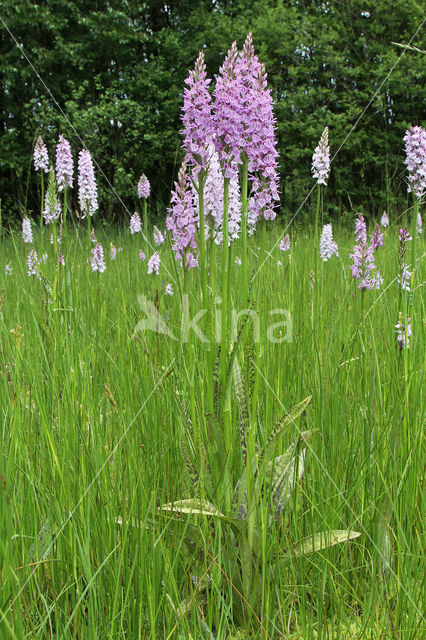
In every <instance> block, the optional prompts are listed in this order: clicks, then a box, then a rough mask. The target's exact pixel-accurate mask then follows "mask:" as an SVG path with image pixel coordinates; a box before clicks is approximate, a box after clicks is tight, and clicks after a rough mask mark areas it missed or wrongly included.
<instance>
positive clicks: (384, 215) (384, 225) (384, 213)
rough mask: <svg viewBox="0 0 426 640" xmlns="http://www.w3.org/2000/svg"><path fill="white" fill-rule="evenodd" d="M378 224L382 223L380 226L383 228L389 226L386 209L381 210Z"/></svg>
mask: <svg viewBox="0 0 426 640" xmlns="http://www.w3.org/2000/svg"><path fill="white" fill-rule="evenodd" d="M380 224H381V225H382V227H383V228H384V229H385V228H386V227H388V226H389V216H388V214H387V213H386V211H383V215H382V217H381V219H380Z"/></svg>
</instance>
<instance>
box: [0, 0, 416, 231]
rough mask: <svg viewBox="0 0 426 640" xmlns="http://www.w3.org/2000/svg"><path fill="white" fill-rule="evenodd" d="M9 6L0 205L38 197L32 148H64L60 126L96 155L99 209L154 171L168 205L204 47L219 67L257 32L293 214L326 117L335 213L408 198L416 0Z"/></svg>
mask: <svg viewBox="0 0 426 640" xmlns="http://www.w3.org/2000/svg"><path fill="white" fill-rule="evenodd" d="M2 9H3V11H2V19H3V20H4V23H3V24H2V29H1V42H0V51H1V60H2V62H1V63H0V64H1V69H2V76H1V84H2V96H3V100H2V108H1V125H0V126H1V139H0V166H1V169H2V171H1V178H0V197H1V200H2V213H3V217H5V216H6V217H7V216H8V215H9V216H12V215H15V214H17V213H19V212H22V211H23V209H24V208H29V209H30V210H31V209H32V210H38V209H39V203H38V201H37V197H38V191H37V189H36V188H35V187H36V179H37V176H35V175H34V172H33V170H32V165H31V164H30V162H31V154H32V147H33V144H34V140H35V136H36V135H38V134H41V135H42V137H43V139H44V140H45V142H46V143H47V144H48V147H49V151H50V153H51V156H52V155H53V153H54V147H55V143H56V140H57V138H58V134H59V133H63V134H64V135H65V136H66V137H67V138H69V140H70V141H71V144H72V148H73V150H74V152H75V157H76V156H77V152H78V150H79V149H80V148H82V147H83V145H84V146H87V148H88V149H89V150H90V151H91V153H92V155H93V157H94V159H95V161H96V163H97V164H98V168H97V176H98V182H99V187H100V202H101V211H102V218H103V219H105V220H107V219H109V220H116V219H120V218H122V217H123V216H124V215H126V213H125V208H127V209H128V210H129V211H132V209H133V208H134V207H135V205H136V183H137V180H138V177H139V175H140V174H141V172H142V171H144V172H145V173H146V174H147V176H148V177H149V179H150V181H151V184H152V192H153V203H152V204H153V209H154V212H155V214H158V215H161V214H162V213H163V212H164V208H165V206H167V204H168V199H169V194H170V188H171V186H172V181H173V178H174V176H175V174H176V172H177V167H178V166H179V163H180V160H181V157H182V150H181V148H180V145H181V140H180V135H179V129H180V127H181V124H180V109H181V106H182V93H183V86H184V79H185V77H186V76H187V73H188V69H189V68H191V67H192V66H193V64H194V61H195V59H196V57H197V55H198V51H199V50H200V49H201V48H203V49H204V50H205V57H206V63H207V69H208V72H209V74H210V76H214V74H215V73H217V71H218V68H219V66H220V64H221V62H222V60H223V58H224V55H225V54H226V51H227V49H228V48H229V46H230V45H231V43H232V41H233V40H237V42H238V44H239V46H241V45H242V43H243V41H244V38H245V35H246V33H247V32H248V30H252V31H253V35H254V42H255V46H256V49H257V51H258V53H259V55H260V57H261V59H262V60H264V61H265V63H266V68H267V71H268V76H269V83H270V86H271V87H272V90H273V94H274V97H275V100H276V108H275V114H276V118H277V133H278V138H279V151H280V175H281V192H282V205H283V207H282V210H283V212H284V213H286V214H288V215H291V214H294V213H295V212H296V211H297V208H298V207H299V205H300V204H301V203H302V202H303V200H304V197H305V196H306V195H307V194H308V193H309V190H310V189H311V187H312V184H313V182H312V178H311V175H310V164H311V157H312V152H313V149H314V147H315V145H316V143H317V141H318V139H319V137H320V135H321V132H322V130H323V128H324V126H325V125H328V126H329V129H330V143H331V154H332V156H333V155H334V153H336V152H338V154H337V157H336V159H335V161H334V163H333V164H332V172H331V178H330V183H329V187H328V191H327V193H328V201H329V203H331V204H330V205H329V208H328V209H329V212H330V215H332V216H334V215H336V214H338V213H339V212H341V211H342V210H344V209H351V208H353V207H362V208H364V209H366V210H367V211H370V212H371V213H377V210H378V209H380V208H383V207H385V208H386V207H388V208H389V207H391V206H392V205H394V206H396V205H397V203H398V202H397V199H396V198H397V197H398V196H399V197H401V196H403V194H405V187H404V184H403V177H404V167H403V163H402V161H403V142H402V137H403V134H404V131H405V129H406V128H407V127H408V126H409V125H410V124H422V119H423V118H424V117H425V113H424V104H425V97H426V95H425V94H426V90H425V82H424V79H425V78H424V60H425V59H424V57H423V56H422V54H421V53H417V52H415V51H407V50H403V49H401V48H398V47H397V46H395V45H394V44H393V42H400V43H408V42H410V41H411V43H412V44H413V45H415V46H417V47H419V48H420V49H425V48H426V44H425V36H424V28H421V29H419V26H420V25H421V24H422V19H423V12H422V2H421V1H420V0H409V1H407V0H341V1H339V2H337V1H334V0H329V1H319V0H289V1H285V2H284V1H283V0H279V1H278V2H277V1H274V2H273V1H269V0H259V1H258V2H255V3H253V2H251V1H249V0H171V1H170V2H167V3H166V2H162V1H161V0H147V1H145V2H143V1H142V2H140V1H138V2H135V1H133V0H124V1H122V0H108V1H105V0H97V1H95V2H93V1H92V2H87V1H85V0H81V1H79V2H68V1H67V0H49V2H47V1H39V2H34V1H32V0H4V1H3V3H2ZM416 31H417V33H416ZM414 34H416V35H415V36H414V38H413V39H412V37H413V35H414ZM21 47H22V48H21ZM358 120H359V121H358ZM340 147H341V148H340ZM391 194H392V195H391ZM391 198H392V199H391ZM74 204H76V203H74Z"/></svg>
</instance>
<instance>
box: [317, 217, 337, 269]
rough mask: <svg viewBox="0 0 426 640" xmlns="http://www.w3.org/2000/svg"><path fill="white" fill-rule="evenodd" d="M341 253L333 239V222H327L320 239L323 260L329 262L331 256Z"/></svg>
mask: <svg viewBox="0 0 426 640" xmlns="http://www.w3.org/2000/svg"><path fill="white" fill-rule="evenodd" d="M333 255H336V256H338V255H339V250H338V248H337V244H336V242H334V241H333V227H332V226H331V223H329V224H325V225H324V227H323V230H322V234H321V241H320V256H321V260H323V261H324V262H327V260H329V259H330V258H331V256H333Z"/></svg>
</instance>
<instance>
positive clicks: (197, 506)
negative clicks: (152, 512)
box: [159, 498, 226, 518]
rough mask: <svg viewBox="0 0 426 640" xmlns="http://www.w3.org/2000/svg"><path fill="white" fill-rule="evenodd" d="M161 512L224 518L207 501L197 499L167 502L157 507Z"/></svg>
mask: <svg viewBox="0 0 426 640" xmlns="http://www.w3.org/2000/svg"><path fill="white" fill-rule="evenodd" d="M159 509H160V510H161V511H176V512H177V513H190V514H199V515H203V516H214V517H216V518H225V517H226V516H224V515H223V513H221V512H220V511H219V510H218V509H216V507H215V506H214V504H212V503H211V502H208V501H207V500H198V498H189V499H187V500H178V501H176V502H168V503H167V504H163V505H161V507H159Z"/></svg>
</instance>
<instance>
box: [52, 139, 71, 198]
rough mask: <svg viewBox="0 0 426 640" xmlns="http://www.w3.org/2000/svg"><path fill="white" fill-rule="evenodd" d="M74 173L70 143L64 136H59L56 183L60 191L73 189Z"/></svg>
mask: <svg viewBox="0 0 426 640" xmlns="http://www.w3.org/2000/svg"><path fill="white" fill-rule="evenodd" d="M73 173H74V162H73V159H72V153H71V147H70V143H69V142H68V140H67V139H66V138H64V136H62V135H60V136H59V142H58V144H57V145H56V182H57V183H58V190H59V191H62V190H63V189H65V187H72V182H73Z"/></svg>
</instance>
